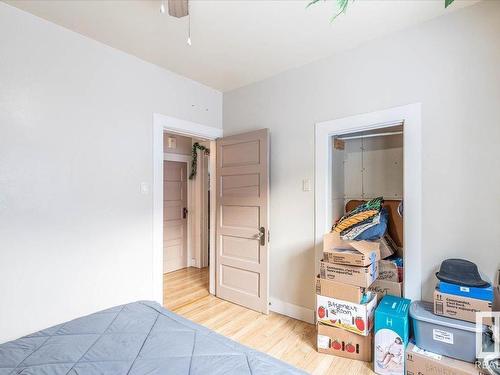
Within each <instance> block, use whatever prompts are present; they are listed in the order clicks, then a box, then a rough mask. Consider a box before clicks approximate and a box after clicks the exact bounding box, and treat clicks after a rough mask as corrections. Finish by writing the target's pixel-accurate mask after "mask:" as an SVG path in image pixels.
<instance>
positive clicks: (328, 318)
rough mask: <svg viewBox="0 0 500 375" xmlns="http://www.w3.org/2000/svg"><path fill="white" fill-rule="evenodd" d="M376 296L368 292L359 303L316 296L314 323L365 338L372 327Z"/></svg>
mask: <svg viewBox="0 0 500 375" xmlns="http://www.w3.org/2000/svg"><path fill="white" fill-rule="evenodd" d="M376 307H377V294H376V293H372V292H368V293H366V294H365V296H364V301H361V303H353V302H349V301H343V300H340V299H336V298H331V297H325V296H320V295H316V321H317V322H318V323H321V324H324V325H328V326H332V327H337V328H343V329H345V330H348V331H350V332H353V333H356V334H358V335H363V336H367V335H368V334H369V333H370V331H371V329H372V327H373V314H374V311H375V308H376Z"/></svg>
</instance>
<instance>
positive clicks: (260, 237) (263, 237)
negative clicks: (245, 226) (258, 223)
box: [257, 227, 266, 246]
mask: <svg viewBox="0 0 500 375" xmlns="http://www.w3.org/2000/svg"><path fill="white" fill-rule="evenodd" d="M257 239H258V240H259V241H260V246H264V245H265V244H266V228H264V227H260V228H259V234H258V235H257Z"/></svg>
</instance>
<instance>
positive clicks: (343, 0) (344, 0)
mask: <svg viewBox="0 0 500 375" xmlns="http://www.w3.org/2000/svg"><path fill="white" fill-rule="evenodd" d="M337 5H338V7H339V10H340V12H344V13H345V11H346V9H347V5H349V0H337Z"/></svg>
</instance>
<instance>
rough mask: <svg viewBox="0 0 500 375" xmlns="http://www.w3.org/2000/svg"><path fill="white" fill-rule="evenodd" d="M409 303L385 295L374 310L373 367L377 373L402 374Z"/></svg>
mask: <svg viewBox="0 0 500 375" xmlns="http://www.w3.org/2000/svg"><path fill="white" fill-rule="evenodd" d="M410 303H411V301H410V300H409V299H405V298H398V297H394V296H385V297H384V298H383V299H382V301H380V304H379V305H378V307H377V309H376V310H375V344H374V347H375V350H374V357H375V358H374V361H373V367H374V371H375V372H376V373H377V374H381V375H404V368H405V363H404V362H405V347H406V345H407V344H408V341H409V337H410V319H409V316H408V312H409V309H410Z"/></svg>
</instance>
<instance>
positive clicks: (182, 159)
mask: <svg viewBox="0 0 500 375" xmlns="http://www.w3.org/2000/svg"><path fill="white" fill-rule="evenodd" d="M163 160H167V161H180V162H181V163H188V167H189V164H190V163H191V156H188V155H181V154H169V153H166V152H165V153H164V154H163ZM188 182H189V181H188Z"/></svg>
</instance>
